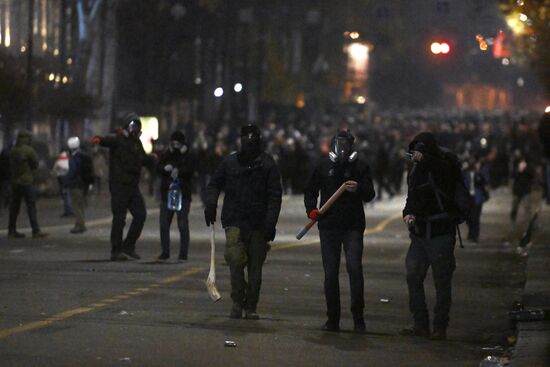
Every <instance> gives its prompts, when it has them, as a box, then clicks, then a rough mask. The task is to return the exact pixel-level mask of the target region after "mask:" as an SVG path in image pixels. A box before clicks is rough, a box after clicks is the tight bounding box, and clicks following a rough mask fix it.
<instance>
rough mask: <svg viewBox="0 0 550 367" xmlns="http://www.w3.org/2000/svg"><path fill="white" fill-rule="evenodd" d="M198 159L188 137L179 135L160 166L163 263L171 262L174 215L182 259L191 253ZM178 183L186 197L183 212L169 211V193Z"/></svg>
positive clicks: (182, 206) (174, 138)
mask: <svg viewBox="0 0 550 367" xmlns="http://www.w3.org/2000/svg"><path fill="white" fill-rule="evenodd" d="M194 162H195V159H194V158H193V156H192V155H191V153H190V152H189V148H188V146H187V143H186V141H185V135H184V133H183V132H181V131H176V132H174V133H173V134H172V136H171V137H170V146H169V147H168V149H166V151H164V152H163V153H162V154H161V156H160V158H159V162H158V166H157V167H158V168H157V171H158V173H159V175H160V177H161V182H160V196H161V206H160V218H159V219H160V243H161V247H162V253H161V254H160V256H159V257H158V259H159V260H167V259H169V258H170V224H171V223H172V218H173V217H174V213H176V216H177V219H178V229H179V232H180V252H179V259H180V260H187V253H188V250H189V208H190V207H191V194H192V187H191V180H192V179H193V174H194V172H195V163H194ZM175 180H177V181H178V182H179V188H180V190H181V194H182V205H181V210H179V211H173V210H169V209H168V189H169V187H170V185H171V183H172V182H174V181H175Z"/></svg>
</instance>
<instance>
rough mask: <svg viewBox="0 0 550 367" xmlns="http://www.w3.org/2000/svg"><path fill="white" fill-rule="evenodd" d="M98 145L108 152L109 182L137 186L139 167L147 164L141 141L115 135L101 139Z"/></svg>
mask: <svg viewBox="0 0 550 367" xmlns="http://www.w3.org/2000/svg"><path fill="white" fill-rule="evenodd" d="M99 144H100V145H101V146H103V147H107V148H109V150H110V156H109V182H110V183H114V184H119V185H124V186H137V185H138V184H139V179H140V175H141V167H142V166H144V165H145V164H146V163H148V162H147V156H146V154H145V151H144V150H143V145H142V144H141V141H140V140H139V139H136V138H133V137H128V138H127V137H125V136H123V135H121V134H117V135H109V136H105V137H102V138H101V141H100V143H99Z"/></svg>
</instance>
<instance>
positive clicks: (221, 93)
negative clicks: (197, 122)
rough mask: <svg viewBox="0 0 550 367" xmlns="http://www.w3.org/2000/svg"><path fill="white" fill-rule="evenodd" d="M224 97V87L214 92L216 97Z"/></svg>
mask: <svg viewBox="0 0 550 367" xmlns="http://www.w3.org/2000/svg"><path fill="white" fill-rule="evenodd" d="M221 96H223V88H222V87H218V88H216V89H215V90H214V97H217V98H219V97H221Z"/></svg>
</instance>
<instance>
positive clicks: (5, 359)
mask: <svg viewBox="0 0 550 367" xmlns="http://www.w3.org/2000/svg"><path fill="white" fill-rule="evenodd" d="M510 202H511V198H510V197H509V195H508V194H507V192H506V191H501V192H497V193H493V195H492V198H491V200H490V201H489V203H488V204H487V205H486V207H485V210H484V214H483V218H482V234H481V240H480V243H478V244H472V243H469V242H466V243H465V247H466V248H464V249H460V248H458V246H457V248H456V251H455V253H456V256H457V271H456V272H455V278H454V294H453V302H454V303H453V308H452V311H451V323H450V326H449V330H448V340H447V341H444V342H441V341H439V342H436V341H429V340H427V339H423V338H407V337H402V336H399V335H398V331H399V330H400V329H401V328H402V327H405V326H407V325H409V324H410V323H411V318H410V315H409V312H408V297H407V287H406V283H405V269H404V259H405V255H406V251H407V248H408V242H409V241H408V236H407V231H406V228H405V226H404V225H403V223H402V222H401V220H400V212H401V209H402V207H403V205H404V197H398V198H394V199H392V200H388V201H382V202H377V203H375V204H374V205H371V204H369V205H367V206H366V212H367V227H368V229H367V231H366V236H365V252H364V258H363V264H364V273H365V296H366V308H365V313H366V315H365V316H366V317H365V319H366V323H367V331H368V333H367V334H366V335H358V334H354V333H353V332H352V331H351V330H352V328H353V322H352V318H351V314H350V312H349V283H348V279H347V274H346V273H345V265H344V263H342V266H341V269H340V274H341V276H340V284H341V297H342V310H343V312H342V322H341V327H342V329H343V330H342V331H341V332H340V333H329V332H323V331H321V330H320V327H321V325H322V324H323V323H324V322H325V303H324V296H323V269H322V265H321V256H320V249H319V243H318V232H317V229H316V228H313V229H312V230H311V231H310V233H308V234H307V235H306V237H305V238H304V239H302V240H301V241H297V240H296V239H294V235H295V233H296V232H297V231H298V229H299V228H300V227H301V226H302V225H303V224H305V213H304V209H303V204H302V197H301V196H286V197H284V201H283V210H282V213H281V216H280V220H279V225H278V228H277V230H278V237H277V240H276V241H275V242H274V243H273V245H272V250H271V251H270V253H269V254H268V259H267V263H266V265H265V267H264V273H263V275H264V276H263V285H262V293H261V298H260V304H259V307H258V312H259V314H260V317H261V319H260V320H259V321H251V320H232V319H229V318H228V314H229V310H230V307H231V300H230V298H229V291H230V289H229V278H228V273H229V270H228V268H227V267H226V266H225V265H224V262H223V246H224V235H223V232H222V231H221V230H220V228H219V226H218V228H217V233H216V237H217V243H216V245H217V253H216V256H217V264H218V268H217V286H218V289H219V291H220V292H221V294H222V296H223V299H222V300H220V301H219V302H217V303H214V302H212V301H211V300H210V299H209V298H208V294H207V292H206V287H205V279H206V276H207V274H208V266H209V257H210V247H209V230H208V229H207V228H206V227H205V225H204V221H203V213H202V208H201V206H200V204H199V203H198V200H195V201H194V203H193V206H192V210H191V214H190V227H191V246H190V252H189V260H187V261H182V262H180V261H177V260H175V259H171V260H170V261H168V262H167V263H164V264H162V263H157V262H156V261H155V259H156V257H157V256H158V255H159V254H160V240H159V231H158V206H159V204H158V203H156V202H155V200H153V199H148V203H147V206H148V217H147V222H146V226H145V229H144V232H143V234H142V237H141V239H140V241H139V242H138V244H137V252H138V253H139V254H140V255H141V256H142V260H139V261H127V262H111V261H109V251H110V245H109V231H110V221H111V218H110V211H109V206H108V204H109V198H108V195H100V196H97V197H95V196H94V197H91V198H90V203H89V209H88V213H87V214H88V231H87V232H86V233H85V234H82V235H72V234H69V232H68V230H69V229H70V228H71V226H72V222H71V219H70V218H63V219H60V218H59V214H60V213H61V203H60V202H58V200H57V199H43V200H40V201H39V222H40V224H41V226H42V227H43V230H44V231H46V232H49V233H50V236H49V237H48V238H46V239H30V238H29V235H30V230H29V229H28V228H25V227H28V224H27V223H28V221H27V218H26V213H25V210H24V207H23V208H22V212H21V214H20V220H19V222H20V225H19V228H21V230H22V231H23V232H26V234H27V238H26V239H22V240H11V239H10V240H8V239H7V236H6V230H5V229H6V228H7V225H6V224H7V223H6V222H7V218H6V217H7V214H6V213H5V212H4V213H3V214H2V216H1V217H0V223H1V227H0V366H2V367H3V366H77V365H78V366H316V367H319V366H461V367H462V366H478V364H479V361H480V360H481V359H483V357H484V356H486V355H488V354H489V353H488V352H487V350H484V349H483V348H490V347H494V346H497V345H504V344H505V343H506V340H509V339H513V335H514V330H513V329H512V327H511V325H510V324H509V322H508V318H507V313H508V311H509V310H510V309H511V305H512V303H513V301H514V300H517V299H521V292H522V288H523V285H524V282H525V273H524V267H525V258H524V257H521V256H518V255H517V254H516V253H515V251H514V250H515V247H514V246H513V245H508V246H507V245H505V244H503V241H502V240H503V238H504V237H505V236H506V235H508V233H509V232H510V224H509V219H508V211H509V206H510ZM544 210H545V211H544V212H543V215H545V216H546V217H547V216H548V215H549V214H548V209H547V208H545V209H544ZM465 234H466V229H465V228H463V235H464V236H465ZM177 240H178V234H177V232H176V226H175V223H173V231H172V255H173V256H174V254H176V255H177ZM426 291H427V295H428V299H429V305H431V306H430V307H433V303H434V291H433V281H432V279H431V275H429V276H428V279H427V280H426ZM225 341H234V342H235V344H236V347H226V346H225V345H224V344H225Z"/></svg>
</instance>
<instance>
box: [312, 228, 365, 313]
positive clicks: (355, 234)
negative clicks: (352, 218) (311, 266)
mask: <svg viewBox="0 0 550 367" xmlns="http://www.w3.org/2000/svg"><path fill="white" fill-rule="evenodd" d="M319 237H320V239H321V255H322V258H323V268H324V269H325V299H326V302H327V316H328V319H329V321H331V322H336V323H338V322H339V321H340V285H339V282H338V274H339V271H340V254H341V250H342V245H343V247H344V253H345V256H346V269H347V271H348V275H349V285H350V292H351V313H352V314H353V317H354V319H355V320H357V319H360V318H362V317H363V309H364V308H365V301H364V279H363V264H362V258H363V231H345V230H324V229H323V230H320V231H319Z"/></svg>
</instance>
